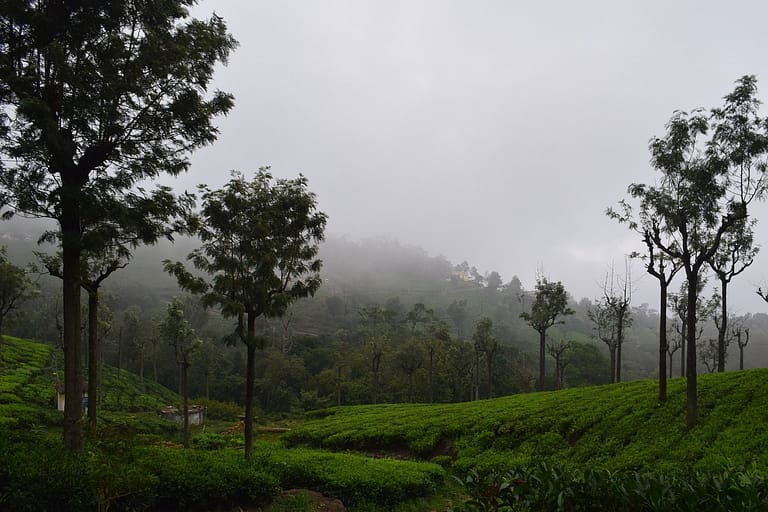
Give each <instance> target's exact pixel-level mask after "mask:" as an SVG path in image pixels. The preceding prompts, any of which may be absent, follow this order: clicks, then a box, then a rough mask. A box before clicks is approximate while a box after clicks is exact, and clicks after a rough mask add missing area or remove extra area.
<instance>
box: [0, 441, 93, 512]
mask: <svg viewBox="0 0 768 512" xmlns="http://www.w3.org/2000/svg"><path fill="white" fill-rule="evenodd" d="M93 489H95V482H94V480H93V477H92V475H91V472H90V471H89V470H88V465H87V463H86V462H85V460H84V459H83V458H81V457H78V456H75V455H73V454H71V453H69V452H68V451H67V450H65V449H64V447H63V446H62V445H61V443H60V442H51V441H48V440H46V439H45V438H43V437H41V436H32V435H23V436H22V435H19V434H14V433H10V432H0V510H4V511H9V512H17V511H18V512H26V511H30V512H32V511H39V510H68V511H74V512H77V511H81V510H83V511H85V510H88V511H90V510H94V509H95V508H96V494H95V492H94V491H93Z"/></svg>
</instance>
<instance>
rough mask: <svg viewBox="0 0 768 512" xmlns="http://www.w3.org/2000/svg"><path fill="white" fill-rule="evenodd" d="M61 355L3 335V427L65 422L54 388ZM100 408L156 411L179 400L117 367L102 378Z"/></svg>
mask: <svg viewBox="0 0 768 512" xmlns="http://www.w3.org/2000/svg"><path fill="white" fill-rule="evenodd" d="M60 361H61V354H60V352H59V351H57V350H54V349H52V348H51V346H50V345H46V344H43V343H36V342H34V341H30V340H24V339H20V338H14V337H11V336H2V339H1V340H0V424H9V425H15V424H19V423H22V424H27V425H29V424H40V423H43V424H48V425H54V424H58V423H60V421H61V417H60V415H61V413H60V412H59V411H57V410H56V388H55V384H56V382H57V380H58V379H59V376H60V375H63V374H61V373H59V372H60V366H61V364H60ZM102 379H103V384H102V392H103V397H102V406H103V407H104V408H105V409H109V410H124V411H131V412H135V411H152V412H154V411H157V410H158V409H159V408H161V407H163V406H165V405H168V404H175V403H179V402H180V398H179V396H178V395H177V394H176V393H174V392H173V391H170V390H169V389H167V388H165V387H163V386H161V385H159V384H156V383H154V382H151V381H150V380H148V379H144V380H142V379H140V378H139V377H138V376H137V375H135V374H133V373H131V372H128V371H125V370H122V371H118V370H117V369H116V368H113V367H106V368H104V372H103V375H102Z"/></svg>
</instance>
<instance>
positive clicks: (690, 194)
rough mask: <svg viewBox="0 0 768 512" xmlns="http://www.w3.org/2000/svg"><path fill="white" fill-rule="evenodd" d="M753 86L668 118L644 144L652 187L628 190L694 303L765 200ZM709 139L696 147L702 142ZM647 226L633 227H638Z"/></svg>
mask: <svg viewBox="0 0 768 512" xmlns="http://www.w3.org/2000/svg"><path fill="white" fill-rule="evenodd" d="M756 93H757V79H756V78H755V77H754V76H745V77H742V78H741V79H739V80H738V81H737V85H736V88H735V89H734V91H733V92H732V93H731V94H729V95H727V96H726V97H725V103H724V106H723V108H719V109H713V110H712V111H711V112H710V113H709V114H707V113H706V112H704V111H703V110H696V111H694V112H693V113H691V114H687V113H685V112H675V114H674V115H673V116H672V119H671V120H670V121H669V123H668V124H667V133H666V135H665V136H664V137H662V138H654V139H653V140H652V141H651V144H650V150H651V163H652V164H653V167H654V168H655V169H656V170H658V171H659V172H660V173H661V178H660V179H659V180H657V181H658V185H656V186H649V185H644V184H632V185H630V187H629V193H630V195H631V196H632V197H634V198H635V199H637V200H639V201H640V209H639V212H640V215H641V216H645V217H646V218H649V219H652V220H653V222H655V223H656V229H655V230H652V231H650V232H648V233H647V235H648V236H649V237H650V240H651V242H652V243H653V245H654V246H655V247H656V248H657V249H658V250H659V251H661V252H663V253H665V254H666V255H667V256H668V257H670V258H671V259H673V260H675V261H677V262H679V264H680V265H681V266H682V268H683V269H684V271H685V277H686V280H687V283H688V289H687V299H688V302H689V304H694V303H695V301H696V298H697V294H698V292H697V290H698V286H699V279H700V272H701V269H702V267H703V266H704V265H705V264H707V263H708V262H709V261H710V260H711V259H712V258H713V257H714V255H715V254H716V253H717V251H718V250H719V248H720V246H721V243H722V241H723V236H724V235H726V233H729V232H733V230H735V229H737V228H738V225H739V222H742V221H743V220H744V219H746V218H747V208H748V205H749V204H750V203H751V202H752V201H753V200H754V199H756V198H760V197H762V196H763V195H764V193H765V185H764V180H765V176H764V173H763V172H761V169H762V167H763V165H764V161H763V160H764V158H765V156H766V154H767V153H768V134H767V130H768V124H767V123H766V122H765V121H764V120H763V119H761V118H760V117H759V116H758V107H759V103H760V102H759V100H758V99H757V98H756ZM708 135H709V139H708V140H705V141H704V142H702V138H705V137H706V136H708ZM651 223H652V222H649V223H645V222H640V224H641V225H647V224H651ZM696 329H697V318H696V308H695V307H689V308H688V318H687V320H686V330H687V335H686V350H687V355H686V377H687V388H686V400H687V410H686V425H687V428H688V429H692V428H693V427H694V426H695V424H696V411H697V393H696V389H697V374H696V362H697V357H696V343H695V339H696Z"/></svg>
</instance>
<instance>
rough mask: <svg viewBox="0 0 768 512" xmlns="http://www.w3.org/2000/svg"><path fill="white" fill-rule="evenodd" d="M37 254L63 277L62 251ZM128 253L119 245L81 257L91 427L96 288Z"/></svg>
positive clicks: (97, 347)
mask: <svg viewBox="0 0 768 512" xmlns="http://www.w3.org/2000/svg"><path fill="white" fill-rule="evenodd" d="M36 254H37V257H38V258H39V259H40V261H41V262H42V264H43V266H44V267H45V269H46V270H47V271H48V273H49V274H50V275H52V276H54V277H58V278H59V279H64V273H63V272H62V268H61V266H62V265H61V262H62V258H61V253H59V254H56V255H53V256H52V255H50V254H43V253H36ZM128 257H129V252H128V250H127V249H126V248H125V247H123V246H121V247H120V250H104V251H102V252H99V253H94V252H93V251H84V252H83V254H82V257H81V259H80V264H81V268H80V286H81V287H82V288H83V290H85V291H86V293H87V294H88V359H87V360H88V426H89V427H90V428H91V429H92V430H95V429H96V427H97V425H96V421H97V412H98V407H99V400H98V397H99V393H100V389H99V387H100V386H99V375H100V371H99V362H100V361H101V344H100V340H99V289H100V288H101V284H102V283H103V282H104V280H105V279H107V278H108V277H109V276H111V275H112V274H113V273H114V272H116V271H117V270H119V269H121V268H125V267H126V266H127V265H128V262H127V261H126V260H127V258H128Z"/></svg>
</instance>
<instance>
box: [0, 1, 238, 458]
mask: <svg viewBox="0 0 768 512" xmlns="http://www.w3.org/2000/svg"><path fill="white" fill-rule="evenodd" d="M194 3H195V2H194V1H193V0H166V1H158V2H149V3H147V2H136V1H123V0H119V1H118V0H106V1H99V2H94V1H90V0H75V1H69V0H67V1H63V0H54V1H50V2H37V1H31V0H28V1H21V0H16V1H11V2H3V3H2V4H0V19H2V20H3V23H2V24H0V110H1V111H2V112H3V114H2V115H0V162H2V163H0V165H1V166H2V168H1V169H0V170H2V173H0V205H2V206H8V207H10V210H8V212H7V213H8V214H13V213H18V214H22V215H28V216H36V217H50V218H53V219H55V220H56V221H58V224H59V238H60V242H61V249H62V275H63V317H64V335H63V338H64V359H65V388H66V389H65V391H66V393H67V394H68V395H70V396H74V395H77V394H79V389H80V387H81V384H80V383H81V380H82V377H81V370H80V347H79V345H80V343H79V334H80V317H79V315H80V275H79V272H80V254H81V252H82V251H83V250H85V249H88V248H92V247H94V246H95V247H102V246H104V245H109V243H110V242H112V241H114V240H115V239H118V238H120V237H121V235H120V233H121V231H122V230H123V229H125V228H126V227H127V226H136V231H135V232H134V233H132V234H131V236H129V238H130V239H131V240H134V241H135V242H136V243H138V242H153V241H155V240H156V239H157V237H158V236H159V232H162V230H158V229H157V226H156V225H152V224H147V223H145V222H143V219H146V218H147V217H152V214H151V212H153V211H154V210H155V209H156V208H157V206H158V205H159V204H160V202H159V201H164V200H167V201H170V202H171V204H174V203H175V201H176V198H175V196H174V195H173V194H171V192H170V190H169V189H167V188H163V187H160V188H158V189H157V190H156V191H148V190H146V189H145V188H143V185H144V183H145V181H146V180H151V179H153V178H155V177H157V176H158V175H159V174H161V173H168V174H171V175H177V174H179V173H180V172H182V171H184V170H186V169H187V167H188V166H189V160H188V157H189V153H190V151H192V150H194V149H196V148H198V147H200V146H203V145H206V144H210V143H211V142H213V141H214V140H215V139H216V136H217V134H218V130H217V128H216V127H215V125H214V124H213V119H214V118H215V117H216V116H217V115H220V114H225V113H227V112H228V111H229V110H230V109H231V108H232V105H233V99H232V96H231V95H229V94H227V93H223V92H219V91H215V92H214V93H213V94H211V95H208V94H207V90H208V86H209V83H210V81H211V79H212V77H213V71H214V67H215V65H216V64H217V63H219V62H226V60H227V58H228V56H229V53H230V52H231V51H232V50H233V49H234V48H235V46H236V42H235V40H234V39H233V38H232V36H231V35H229V34H228V33H227V30H226V25H225V23H224V21H223V20H222V19H221V18H219V17H217V16H213V17H212V18H210V19H208V20H202V21H201V20H195V19H190V18H189V12H188V8H189V7H190V6H192V5H194ZM157 220H159V221H160V222H161V223H163V222H164V220H165V218H164V217H163V216H162V215H161V217H160V218H159V219H157ZM81 412H82V411H81V405H80V401H79V400H67V401H66V408H65V411H64V440H65V444H66V445H67V447H68V448H70V449H71V450H74V451H79V450H80V449H81V448H82V440H81V425H80V418H81Z"/></svg>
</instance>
